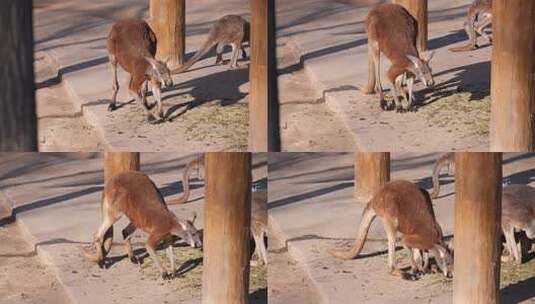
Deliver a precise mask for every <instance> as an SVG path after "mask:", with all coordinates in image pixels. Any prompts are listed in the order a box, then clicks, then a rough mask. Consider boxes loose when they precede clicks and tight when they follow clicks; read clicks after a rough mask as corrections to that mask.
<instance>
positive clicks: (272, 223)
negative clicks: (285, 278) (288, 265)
mask: <svg viewBox="0 0 535 304" xmlns="http://www.w3.org/2000/svg"><path fill="white" fill-rule="evenodd" d="M268 206H269V205H268ZM268 209H269V207H268ZM268 223H269V232H270V233H271V236H272V237H274V238H277V239H279V240H280V241H282V242H283V243H285V245H286V249H287V250H288V254H290V256H291V257H292V258H293V259H294V260H295V261H296V262H297V264H298V265H299V267H300V268H301V269H302V270H304V272H305V273H306V274H307V276H308V278H309V280H310V281H311V282H312V284H313V286H314V289H315V290H316V292H317V293H318V295H319V296H320V298H321V299H320V301H321V302H320V303H322V304H329V297H328V295H327V294H326V293H325V292H324V291H323V289H322V288H321V285H320V284H319V283H318V282H317V281H316V280H314V279H313V277H312V274H311V273H310V267H307V265H306V264H305V263H304V262H303V260H304V259H305V258H304V256H303V253H302V252H301V250H299V249H298V248H297V247H296V246H294V245H293V244H292V242H289V243H286V241H287V239H288V237H287V235H286V234H285V233H284V232H283V230H282V229H281V227H280V226H279V224H278V223H277V221H276V220H275V218H274V217H273V216H272V215H271V214H269V215H268Z"/></svg>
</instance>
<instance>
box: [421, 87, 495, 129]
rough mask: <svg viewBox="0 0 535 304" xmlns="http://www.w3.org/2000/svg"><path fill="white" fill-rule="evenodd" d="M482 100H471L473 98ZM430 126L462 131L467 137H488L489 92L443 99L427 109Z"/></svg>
mask: <svg viewBox="0 0 535 304" xmlns="http://www.w3.org/2000/svg"><path fill="white" fill-rule="evenodd" d="M474 95H477V96H480V97H481V98H480V99H475V100H471V99H472V96H474ZM421 110H422V112H423V113H425V115H426V119H427V122H428V124H429V125H430V126H438V127H441V128H447V129H448V131H450V132H453V131H461V132H463V133H464V134H466V135H467V136H469V135H478V136H488V134H489V122H490V94H488V92H483V91H482V92H460V93H455V94H451V95H447V96H445V97H442V98H440V99H438V100H436V101H434V102H432V103H430V104H428V105H426V106H425V107H423V108H422V109H421Z"/></svg>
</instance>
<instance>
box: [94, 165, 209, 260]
mask: <svg viewBox="0 0 535 304" xmlns="http://www.w3.org/2000/svg"><path fill="white" fill-rule="evenodd" d="M202 162H203V157H202V156H199V157H196V158H195V159H194V160H192V161H190V162H189V163H188V164H187V165H186V168H185V169H184V172H183V173H182V186H183V188H184V192H183V193H182V195H181V196H180V197H179V198H176V199H173V200H170V201H168V202H167V206H170V205H178V204H183V203H186V202H187V201H188V199H189V196H190V186H189V178H190V175H191V173H192V172H193V170H194V169H197V170H198V168H199V166H200V165H201V164H202ZM162 202H163V200H162ZM164 203H165V202H164ZM136 230H137V228H136V226H135V225H134V224H133V223H132V222H130V223H129V224H128V225H127V226H126V227H125V228H124V229H123V230H122V235H123V239H124V240H125V246H126V252H127V254H128V257H129V258H130V260H131V261H132V262H133V263H138V262H139V261H138V260H137V259H136V258H135V256H134V253H133V250H132V244H131V241H130V238H131V236H132V234H133V233H134V232H135V231H136ZM109 247H110V244H109V242H106V243H105V245H104V248H105V252H108V251H109Z"/></svg>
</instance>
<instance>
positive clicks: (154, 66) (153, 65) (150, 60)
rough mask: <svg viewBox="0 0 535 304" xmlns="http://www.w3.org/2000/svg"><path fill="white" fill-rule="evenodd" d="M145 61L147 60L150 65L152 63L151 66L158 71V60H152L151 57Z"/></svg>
mask: <svg viewBox="0 0 535 304" xmlns="http://www.w3.org/2000/svg"><path fill="white" fill-rule="evenodd" d="M145 60H147V62H148V63H150V65H151V66H152V68H153V69H155V70H156V69H157V68H156V67H157V65H156V59H154V58H151V57H145Z"/></svg>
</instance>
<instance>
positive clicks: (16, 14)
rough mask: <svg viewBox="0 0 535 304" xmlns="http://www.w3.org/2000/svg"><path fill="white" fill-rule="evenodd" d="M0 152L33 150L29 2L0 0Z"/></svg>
mask: <svg viewBox="0 0 535 304" xmlns="http://www.w3.org/2000/svg"><path fill="white" fill-rule="evenodd" d="M0 28H1V30H0V41H2V43H1V46H0V71H1V74H0V151H37V121H36V113H35V85H34V75H33V31H32V1H31V0H2V1H0Z"/></svg>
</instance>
